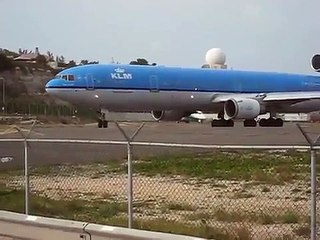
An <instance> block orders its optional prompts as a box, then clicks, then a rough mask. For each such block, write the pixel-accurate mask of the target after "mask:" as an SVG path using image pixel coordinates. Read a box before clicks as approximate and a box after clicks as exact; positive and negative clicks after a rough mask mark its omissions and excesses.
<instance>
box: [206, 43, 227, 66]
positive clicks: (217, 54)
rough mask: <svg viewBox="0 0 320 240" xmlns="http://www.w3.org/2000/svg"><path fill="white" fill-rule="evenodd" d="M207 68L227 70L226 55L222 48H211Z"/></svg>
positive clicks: (207, 54)
mask: <svg viewBox="0 0 320 240" xmlns="http://www.w3.org/2000/svg"><path fill="white" fill-rule="evenodd" d="M205 59H206V64H205V66H206V67H208V68H220V69H226V68H227V65H225V63H226V54H225V53H224V52H223V51H222V50H221V49H220V48H211V49H209V50H208V51H207V53H206V56H205Z"/></svg>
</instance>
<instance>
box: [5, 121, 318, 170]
mask: <svg viewBox="0 0 320 240" xmlns="http://www.w3.org/2000/svg"><path fill="white" fill-rule="evenodd" d="M120 125H121V126H122V127H123V128H124V130H125V131H126V132H127V133H129V135H130V134H132V133H133V132H134V131H135V130H136V129H137V128H138V126H139V125H140V123H130V122H129V123H120ZM301 126H302V127H303V128H304V129H305V130H306V131H307V132H308V134H309V135H310V136H311V138H313V139H315V138H316V137H317V136H318V135H320V124H317V123H301ZM20 127H21V128H22V129H23V130H26V129H28V128H29V127H30V126H20ZM0 138H2V139H5V138H21V135H20V134H19V133H18V132H17V131H16V129H14V128H12V127H11V128H10V127H4V126H1V129H0ZM30 138H44V139H48V138H50V139H94V140H125V138H124V137H123V136H122V134H121V133H120V131H119V129H118V128H117V127H116V125H115V124H114V123H109V127H108V128H105V129H100V128H97V126H96V124H92V125H80V126H69V125H60V126H58V125H56V126H45V125H37V126H35V128H34V130H33V131H32V132H31V134H30ZM135 141H145V142H170V143H194V144H228V145H229V144H235V145H257V144H258V145H306V143H307V142H306V140H305V139H304V137H303V135H302V134H301V132H300V131H299V129H298V128H297V126H296V123H291V122H286V123H285V125H284V127H282V128H277V127H271V128H263V127H255V128H244V127H243V125H242V123H236V124H235V127H233V128H212V127H211V126H210V125H209V124H205V123H204V124H199V123H150V122H149V123H146V124H145V126H144V127H143V129H142V130H141V132H140V133H139V134H138V136H137V137H136V139H135ZM194 151H197V152H200V151H202V152H203V151H210V150H208V149H207V150H203V149H202V150H201V149H186V148H168V147H142V146H141V147H140V146H139V147H138V146H135V147H134V150H133V152H134V157H135V158H141V157H147V156H150V155H157V154H167V153H172V152H184V153H185V152H194ZM28 157H29V163H30V165H39V164H40V165H43V164H62V163H85V162H91V161H104V160H110V159H125V158H126V157H127V149H126V146H125V145H123V146H119V145H96V144H74V143H29V148H28ZM0 160H1V161H0V169H4V168H12V167H14V168H17V167H23V163H24V149H23V143H22V142H0Z"/></svg>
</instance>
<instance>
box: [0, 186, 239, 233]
mask: <svg viewBox="0 0 320 240" xmlns="http://www.w3.org/2000/svg"><path fill="white" fill-rule="evenodd" d="M0 189H1V190H0V206H1V208H2V209H3V210H7V211H14V212H20V213H23V212H24V197H23V196H24V193H23V191H21V190H11V189H8V188H5V187H3V186H1V188H0ZM30 203H31V206H30V214H32V215H38V216H47V217H55V218H62V219H72V220H77V221H86V222H87V221H88V222H92V223H98V224H108V225H115V226H123V227H126V226H127V222H128V221H127V218H126V217H125V216H123V215H124V214H126V211H127V205H126V204H125V203H116V202H111V203H106V202H99V201H94V202H89V201H83V200H72V201H63V200H52V199H48V198H44V197H39V196H34V195H32V196H31V198H30ZM175 208H177V206H175ZM179 208H180V207H179ZM183 208H184V209H185V208H186V207H185V206H184V207H183ZM133 226H134V227H135V228H140V229H145V230H152V231H160V232H168V233H175V234H186V235H191V236H199V237H204V238H213V239H235V237H237V234H238V233H237V232H236V231H235V232H234V233H230V230H229V231H226V230H224V229H219V228H215V227H211V226H208V225H200V226H196V225H192V224H186V223H181V222H176V221H170V220H167V219H164V218H158V219H154V220H138V221H137V220H136V221H134V224H133ZM239 234H241V235H242V234H243V233H242V232H239ZM238 239H239V238H238ZM241 239H242V238H241Z"/></svg>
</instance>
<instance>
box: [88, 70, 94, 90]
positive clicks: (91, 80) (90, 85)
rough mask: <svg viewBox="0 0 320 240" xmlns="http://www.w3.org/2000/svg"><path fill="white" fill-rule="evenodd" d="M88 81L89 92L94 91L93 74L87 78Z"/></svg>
mask: <svg viewBox="0 0 320 240" xmlns="http://www.w3.org/2000/svg"><path fill="white" fill-rule="evenodd" d="M86 79H87V90H94V78H93V76H92V75H91V74H89V75H87V76H86Z"/></svg>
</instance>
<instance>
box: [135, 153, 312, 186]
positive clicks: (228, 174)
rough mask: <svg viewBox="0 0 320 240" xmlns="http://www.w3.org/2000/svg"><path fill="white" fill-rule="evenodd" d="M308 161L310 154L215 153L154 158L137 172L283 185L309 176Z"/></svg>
mask: <svg viewBox="0 0 320 240" xmlns="http://www.w3.org/2000/svg"><path fill="white" fill-rule="evenodd" d="M308 161H309V159H308V154H307V153H295V154H288V153H278V154H268V153H256V152H241V153H227V152H215V153H210V154H209V153H199V154H192V155H170V156H158V157H153V158H150V159H145V160H143V161H140V162H137V163H135V164H134V169H135V171H136V172H139V173H143V174H146V175H148V176H152V175H157V174H162V175H184V176H187V177H198V178H216V179H224V180H255V181H258V182H260V183H269V184H280V183H283V182H290V181H292V180H293V179H298V178H299V177H301V175H303V174H304V175H306V174H308V172H309V169H308Z"/></svg>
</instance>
